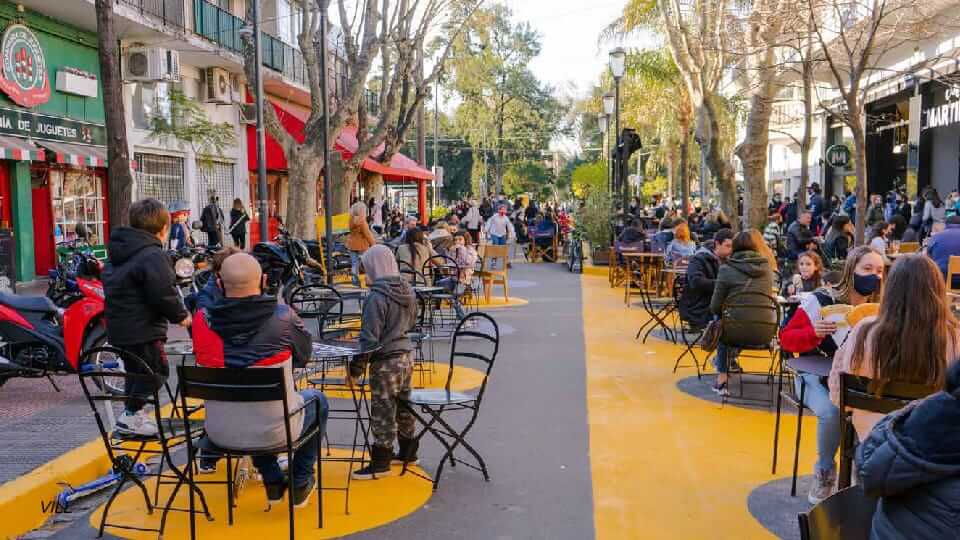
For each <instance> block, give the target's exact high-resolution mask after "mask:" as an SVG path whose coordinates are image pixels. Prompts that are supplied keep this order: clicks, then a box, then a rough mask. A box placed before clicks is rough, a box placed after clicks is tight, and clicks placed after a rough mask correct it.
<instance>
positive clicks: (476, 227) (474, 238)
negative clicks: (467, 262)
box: [463, 201, 483, 244]
mask: <svg viewBox="0 0 960 540" xmlns="http://www.w3.org/2000/svg"><path fill="white" fill-rule="evenodd" d="M463 226H464V227H466V228H467V232H469V233H470V238H471V242H472V243H474V244H479V243H480V228H481V227H483V217H482V216H481V215H480V206H479V205H477V203H476V201H471V202H470V209H469V210H467V213H466V215H464V217H463Z"/></svg>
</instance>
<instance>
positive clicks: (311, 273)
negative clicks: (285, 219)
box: [253, 226, 323, 302]
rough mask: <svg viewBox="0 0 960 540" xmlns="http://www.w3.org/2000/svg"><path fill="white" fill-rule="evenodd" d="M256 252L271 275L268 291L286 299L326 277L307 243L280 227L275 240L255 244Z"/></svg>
mask: <svg viewBox="0 0 960 540" xmlns="http://www.w3.org/2000/svg"><path fill="white" fill-rule="evenodd" d="M253 256H254V257H255V258H256V259H257V260H258V261H259V262H260V267H261V268H262V269H263V273H264V274H266V276H267V290H266V291H264V292H266V293H267V294H279V295H281V296H282V298H283V300H284V301H285V302H288V301H289V299H290V294H291V293H293V291H294V290H295V289H296V288H297V287H298V286H300V285H304V284H306V283H308V282H314V281H318V280H322V279H323V270H322V268H321V266H320V263H318V262H317V261H316V260H315V259H314V258H313V257H311V256H310V252H309V250H308V249H307V244H306V243H305V242H304V241H303V240H300V239H298V238H294V237H293V236H291V235H290V232H289V231H287V229H286V228H284V227H282V226H281V227H280V230H279V234H278V235H277V237H276V238H274V241H273V242H260V243H258V244H257V245H255V246H253Z"/></svg>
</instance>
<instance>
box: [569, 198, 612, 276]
mask: <svg viewBox="0 0 960 540" xmlns="http://www.w3.org/2000/svg"><path fill="white" fill-rule="evenodd" d="M610 205H611V202H610V194H609V193H607V192H606V191H604V190H599V189H598V190H591V191H590V192H589V193H588V194H587V198H586V201H585V204H584V206H583V208H582V209H581V210H580V216H579V219H578V220H577V222H578V223H579V224H580V225H581V226H582V227H583V233H584V237H585V238H586V240H587V242H589V243H590V247H591V250H590V253H591V256H590V258H591V259H592V261H593V264H594V265H607V264H608V263H609V260H610V234H611V232H610V208H611V206H610Z"/></svg>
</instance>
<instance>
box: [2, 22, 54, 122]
mask: <svg viewBox="0 0 960 540" xmlns="http://www.w3.org/2000/svg"><path fill="white" fill-rule="evenodd" d="M0 64H2V69H0V90H3V92H4V93H5V94H7V96H9V97H10V99H11V100H13V102H14V103H16V104H17V105H21V106H23V107H35V106H37V105H40V104H41V103H46V102H47V101H49V100H50V78H49V77H48V76H47V62H46V59H45V58H44V56H43V48H41V47H40V42H39V41H37V36H36V35H34V33H33V32H31V31H30V29H29V28H27V27H26V26H24V25H22V24H11V25H10V26H8V27H7V29H6V30H4V32H3V40H2V41H0Z"/></svg>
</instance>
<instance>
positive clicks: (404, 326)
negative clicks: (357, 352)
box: [352, 275, 417, 375]
mask: <svg viewBox="0 0 960 540" xmlns="http://www.w3.org/2000/svg"><path fill="white" fill-rule="evenodd" d="M416 320H417V300H416V296H415V295H414V293H413V288H412V287H410V284H409V283H407V282H406V281H404V280H403V279H401V278H400V276H399V275H396V276H389V277H384V278H380V279H378V280H376V281H374V282H373V286H371V287H370V293H369V294H367V298H366V300H364V302H363V320H362V324H361V330H360V343H361V345H362V346H363V348H365V349H366V348H372V347H376V346H379V347H380V350H379V351H377V353H376V354H375V355H373V358H372V360H373V361H377V360H379V359H382V358H387V357H390V356H395V355H397V354H400V353H405V352H410V351H412V350H413V344H412V343H411V342H410V339H409V338H408V337H407V333H408V332H410V330H412V329H413V326H414V324H415V323H416ZM352 369H353V373H354V374H355V375H356V374H357V371H358V370H359V369H360V366H356V365H355V366H352Z"/></svg>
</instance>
